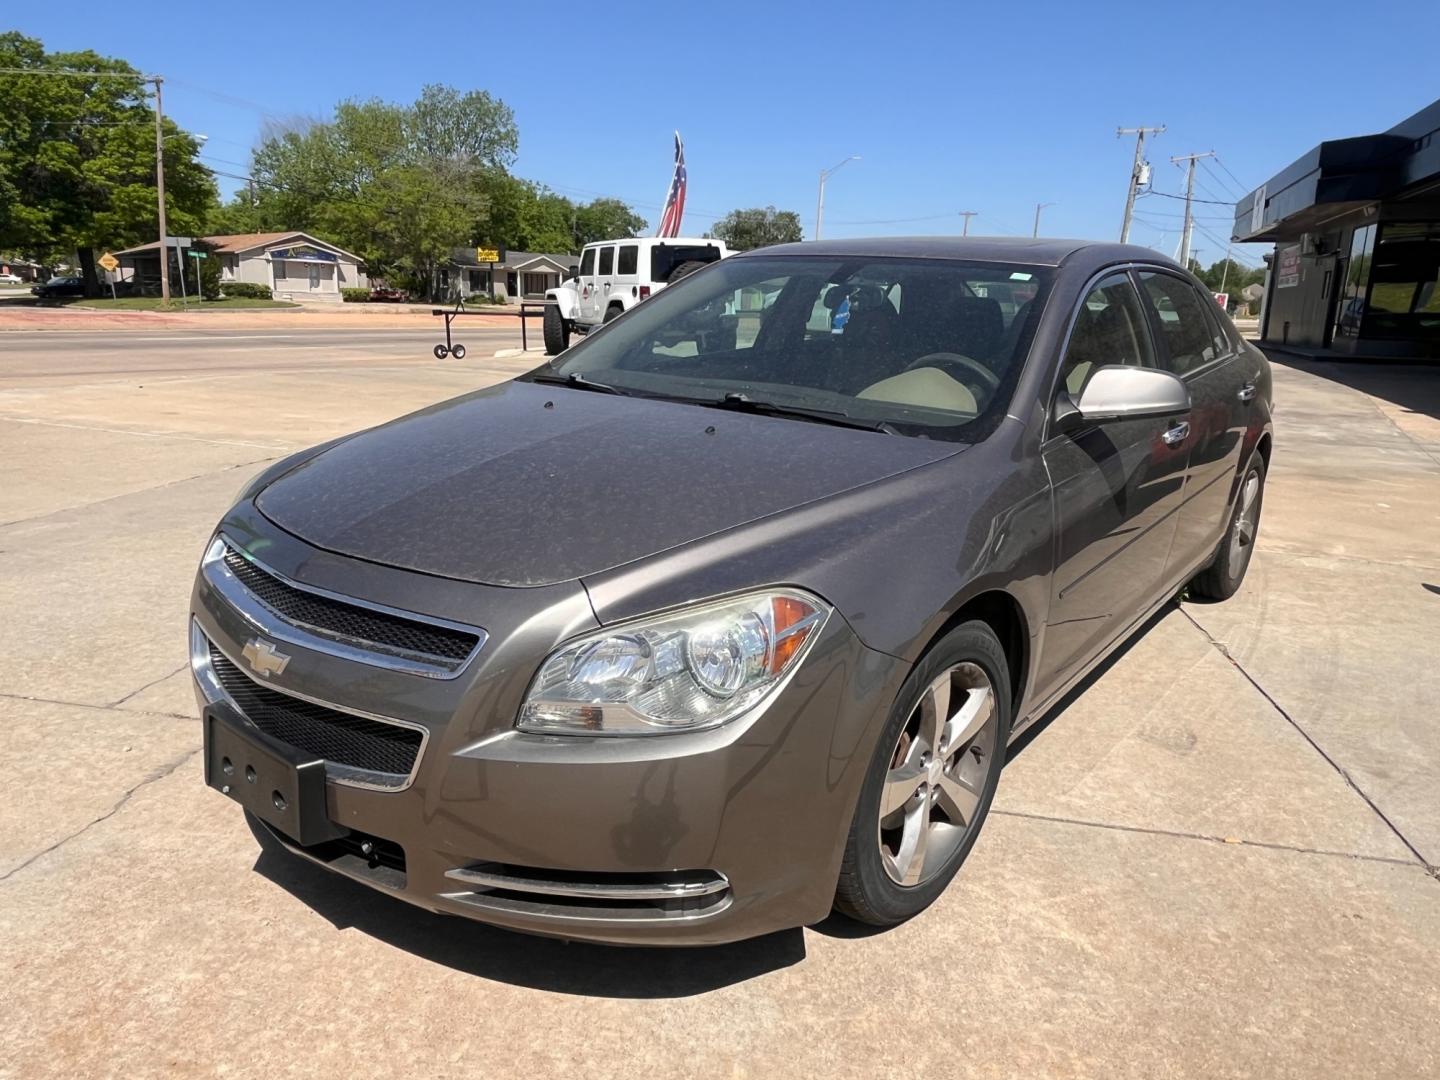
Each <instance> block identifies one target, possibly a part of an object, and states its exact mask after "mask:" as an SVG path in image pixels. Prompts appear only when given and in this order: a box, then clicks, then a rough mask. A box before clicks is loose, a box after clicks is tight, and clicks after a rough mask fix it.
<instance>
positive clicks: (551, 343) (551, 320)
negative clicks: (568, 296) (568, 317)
mask: <svg viewBox="0 0 1440 1080" xmlns="http://www.w3.org/2000/svg"><path fill="white" fill-rule="evenodd" d="M544 325H545V355H546V356H559V355H560V354H561V353H562V352H564V351H565V350H566V349H568V348H569V347H570V327H569V325H568V324H567V323H566V322H565V319H564V318H563V317H562V316H561V314H560V308H559V306H558V305H556V304H553V303H552V304H546V305H545V323H544Z"/></svg>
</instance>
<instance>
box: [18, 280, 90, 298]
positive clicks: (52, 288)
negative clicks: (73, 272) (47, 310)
mask: <svg viewBox="0 0 1440 1080" xmlns="http://www.w3.org/2000/svg"><path fill="white" fill-rule="evenodd" d="M30 291H31V292H32V293H34V294H35V295H36V296H38V297H39V298H40V299H41V300H55V299H58V298H60V297H64V296H84V295H85V280H84V278H78V277H52V278H51V279H50V280H49V281H47V282H45V284H44V285H36V286H35V287H34V288H33V289H31V290H30Z"/></svg>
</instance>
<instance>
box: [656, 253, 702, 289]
mask: <svg viewBox="0 0 1440 1080" xmlns="http://www.w3.org/2000/svg"><path fill="white" fill-rule="evenodd" d="M709 265H710V264H709V263H706V262H697V261H695V260H693V259H692V260H690V261H689V262H682V263H679V264H677V265H676V267H675V269H673V270H671V271H670V276H669V277H668V278H666V279H665V284H666V285H674V284H675V283H676V282H677V281H679V280H680V279H681V278H684V277H689V276H690V275H691V274H693V273H694V272H695V271H696V270H699V269H700V268H701V267H705V266H709Z"/></svg>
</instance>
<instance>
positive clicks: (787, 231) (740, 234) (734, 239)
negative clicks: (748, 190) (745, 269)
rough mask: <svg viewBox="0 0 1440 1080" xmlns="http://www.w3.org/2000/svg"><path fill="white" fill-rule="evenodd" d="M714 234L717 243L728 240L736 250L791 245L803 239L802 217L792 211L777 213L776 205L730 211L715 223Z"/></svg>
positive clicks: (779, 211) (778, 211) (727, 242)
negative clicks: (772, 245)
mask: <svg viewBox="0 0 1440 1080" xmlns="http://www.w3.org/2000/svg"><path fill="white" fill-rule="evenodd" d="M712 232H713V234H714V236H715V238H716V239H717V240H723V241H725V243H726V244H728V245H729V246H730V247H732V248H735V249H736V250H737V251H749V250H751V249H752V248H758V247H767V246H769V245H770V244H790V243H794V242H795V241H797V240H799V239H800V237H801V230H800V215H799V214H797V213H796V212H795V211H793V210H776V209H775V207H773V206H766V207H759V206H757V207H752V208H751V209H748V210H731V211H730V213H728V214H726V215H725V216H724V217H723V218H721V219H720V220H719V221H717V222H716V223H715V227H714V229H713V230H712Z"/></svg>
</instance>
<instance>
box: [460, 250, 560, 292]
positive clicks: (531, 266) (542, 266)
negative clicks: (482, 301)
mask: <svg viewBox="0 0 1440 1080" xmlns="http://www.w3.org/2000/svg"><path fill="white" fill-rule="evenodd" d="M503 254H504V256H505V258H504V259H503V260H502V261H500V262H498V263H495V264H494V265H493V266H492V265H491V264H490V263H482V262H480V261H479V260H478V259H477V257H476V251H475V249H474V248H455V249H454V250H453V251H451V253H450V262H449V265H447V266H443V267H441V268H440V274H439V286H440V295H441V296H442V297H443V298H445V299H447V300H462V299H464V298H466V297H470V296H476V295H483V296H489V295H490V294H491V292H492V276H493V292H494V294H495V296H496V297H497V298H498V299H501V300H506V301H510V302H512V303H519V302H520V301H521V300H543V299H544V298H545V290H546V289H553V288H555V287H556V286H557V285H559V284H560V282H561V280H562V279H564V278H566V277H568V276H569V275H570V273H571V271H573V270H574V269H575V268H576V267H578V266H579V265H580V260H579V259H578V258H577V257H576V256H574V255H542V254H538V253H536V252H533V251H506V252H503Z"/></svg>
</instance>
